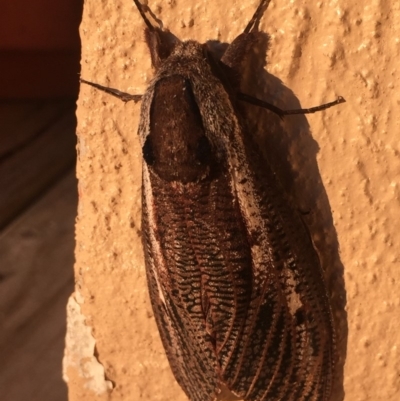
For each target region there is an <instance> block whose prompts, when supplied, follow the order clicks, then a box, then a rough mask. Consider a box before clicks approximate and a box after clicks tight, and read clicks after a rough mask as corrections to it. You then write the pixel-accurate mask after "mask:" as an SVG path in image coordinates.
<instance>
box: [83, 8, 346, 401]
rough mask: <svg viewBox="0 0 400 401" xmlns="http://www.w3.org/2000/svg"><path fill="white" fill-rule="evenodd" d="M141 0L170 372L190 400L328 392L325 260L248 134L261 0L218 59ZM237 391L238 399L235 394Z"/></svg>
mask: <svg viewBox="0 0 400 401" xmlns="http://www.w3.org/2000/svg"><path fill="white" fill-rule="evenodd" d="M134 3H135V5H136V7H137V9H138V11H139V12H140V14H141V16H142V18H143V20H144V22H145V24H146V28H145V40H146V43H147V45H148V47H149V50H150V55H151V61H152V65H153V66H154V69H155V77H154V79H153V80H152V81H151V83H150V85H149V87H148V88H147V90H146V93H145V94H144V95H131V94H128V93H125V92H122V91H119V90H117V89H113V88H108V87H104V86H102V85H99V84H95V83H91V82H88V81H85V80H83V79H82V80H81V81H82V82H83V83H86V84H89V85H92V86H94V87H95V88H97V89H100V90H103V91H105V92H107V93H109V94H111V95H113V96H116V97H118V98H120V99H122V100H123V101H129V100H133V101H135V102H136V101H139V100H141V102H142V105H141V119H140V123H139V129H138V133H139V136H140V141H141V146H142V152H143V173H142V174H143V189H142V191H143V192H142V193H143V194H142V233H143V247H144V254H145V264H146V272H147V280H148V287H149V292H150V298H151V303H152V307H153V311H154V315H155V319H156V322H157V325H158V329H159V332H160V336H161V340H162V342H163V345H164V348H165V351H166V354H167V357H168V360H169V363H170V366H171V369H172V371H173V373H174V376H175V378H176V380H177V381H178V383H179V384H180V386H181V387H182V389H183V390H184V391H185V393H186V395H187V396H188V398H189V399H190V400H191V401H213V400H216V399H217V398H218V396H219V395H220V393H221V392H222V391H224V392H226V393H228V394H230V395H231V396H236V397H239V398H241V399H243V400H246V401H266V400H268V401H278V400H285V401H300V400H304V401H305V400H310V401H311V400H312V401H327V400H328V399H329V397H330V393H331V387H332V377H333V371H334V359H335V333H334V327H333V319H332V312H331V307H330V302H329V296H328V294H327V290H326V286H325V283H324V279H323V271H322V269H321V266H320V262H319V258H318V256H317V253H316V251H315V249H314V246H313V243H312V240H311V237H310V235H309V233H308V231H307V229H306V228H305V225H304V224H303V222H302V219H301V216H300V215H299V212H298V211H297V210H295V208H293V207H292V206H291V203H290V202H288V200H287V197H286V195H285V193H284V191H283V189H282V187H281V184H280V183H279V181H278V180H277V178H276V176H275V174H274V171H273V170H272V169H271V167H270V166H269V165H268V164H266V163H265V161H264V160H263V158H262V157H261V156H260V152H259V150H258V149H257V147H256V146H255V144H254V142H253V138H252V135H251V132H248V130H247V126H246V117H245V115H244V113H243V109H242V107H241V106H242V104H243V103H244V102H247V103H250V104H254V105H255V106H258V107H263V108H267V109H269V110H271V111H273V112H274V113H276V114H278V115H279V116H284V115H289V114H296V113H312V112H315V111H319V110H323V109H326V108H328V107H331V106H333V105H336V104H339V103H342V102H344V99H343V98H342V97H339V98H338V99H337V100H336V101H334V102H331V103H327V104H325V105H322V106H318V107H314V108H311V109H299V110H290V111H284V110H281V109H279V108H277V107H275V106H273V105H271V104H269V103H267V102H264V101H262V100H260V99H257V98H255V97H253V96H251V95H248V94H244V93H242V92H241V91H240V83H241V81H240V80H241V73H242V69H243V64H244V62H245V60H246V55H247V54H248V53H249V51H250V50H251V49H252V47H253V46H254V45H255V44H256V42H257V40H258V38H259V35H260V32H259V31H258V24H259V20H260V18H261V17H262V15H263V13H264V11H265V9H266V8H267V6H268V4H269V0H261V1H260V4H259V6H258V8H257V10H256V11H255V13H254V15H253V17H252V18H251V20H250V22H249V23H248V25H247V26H246V27H245V29H244V31H243V33H241V34H240V35H239V36H238V37H237V38H236V39H235V40H234V41H233V42H232V44H230V45H229V47H227V49H226V51H225V52H224V54H223V55H222V57H220V58H218V57H216V56H215V54H214V53H213V52H212V51H211V49H210V48H209V47H208V45H207V44H200V43H198V42H196V41H193V40H189V41H180V40H179V39H178V38H176V37H175V36H174V35H172V34H171V33H170V32H169V31H168V30H166V29H163V28H162V27H161V26H159V24H158V23H157V20H156V19H155V18H154V16H153V14H152V13H150V11H149V9H148V8H147V7H146V6H144V5H142V4H141V3H140V2H139V1H138V0H134ZM235 399H236V398H235Z"/></svg>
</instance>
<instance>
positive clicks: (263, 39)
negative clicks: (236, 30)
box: [221, 0, 271, 87]
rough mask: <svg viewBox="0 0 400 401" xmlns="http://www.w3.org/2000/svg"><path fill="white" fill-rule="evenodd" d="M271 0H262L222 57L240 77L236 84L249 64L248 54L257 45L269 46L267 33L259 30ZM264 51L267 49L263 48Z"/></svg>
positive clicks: (238, 83) (223, 61) (238, 84)
mask: <svg viewBox="0 0 400 401" xmlns="http://www.w3.org/2000/svg"><path fill="white" fill-rule="evenodd" d="M270 1H271V0H261V1H260V4H259V5H258V7H257V9H256V11H255V12H254V14H253V17H252V18H251V20H250V22H249V23H248V24H247V26H246V28H245V29H244V30H243V32H242V33H241V34H240V35H239V36H237V37H236V38H235V40H234V41H233V42H232V43H231V44H230V45H229V46H228V48H227V49H226V51H225V53H224V54H223V56H222V57H221V61H222V63H224V64H225V65H227V66H228V67H230V68H231V69H232V70H233V72H234V75H236V76H237V77H238V78H237V80H238V82H237V83H236V86H238V87H239V86H240V81H241V79H240V78H239V77H242V76H243V73H244V70H245V69H246V68H247V66H248V55H249V54H250V53H251V51H252V49H254V47H255V46H257V43H258V46H264V47H266V46H267V35H266V34H265V33H263V32H260V31H259V30H258V26H259V24H260V20H261V17H262V16H263V14H264V12H265V10H266V9H267V7H268V5H269V3H270ZM259 50H260V51H264V50H266V49H263V50H261V47H259Z"/></svg>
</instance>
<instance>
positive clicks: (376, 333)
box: [64, 0, 400, 401]
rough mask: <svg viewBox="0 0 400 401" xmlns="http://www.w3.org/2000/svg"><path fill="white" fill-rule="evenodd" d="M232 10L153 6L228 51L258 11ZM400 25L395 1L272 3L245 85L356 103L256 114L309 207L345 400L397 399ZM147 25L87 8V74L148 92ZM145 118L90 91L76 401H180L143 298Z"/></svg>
mask: <svg viewBox="0 0 400 401" xmlns="http://www.w3.org/2000/svg"><path fill="white" fill-rule="evenodd" d="M226 4H227V3H226V1H222V0H215V1H213V2H209V1H205V0H197V1H195V2H194V1H192V0H171V1H164V2H162V1H149V5H150V7H151V9H152V10H153V12H154V13H155V14H156V15H157V16H158V17H159V18H160V19H161V20H162V21H163V23H164V26H166V27H168V28H169V29H170V30H171V31H172V32H173V33H175V34H176V35H177V36H179V37H180V38H181V39H196V40H198V41H200V42H204V41H206V40H208V39H217V40H220V41H224V42H231V41H232V40H233V39H234V38H235V37H236V36H237V35H238V34H239V33H240V32H241V30H242V29H243V28H244V26H245V25H246V23H247V22H248V20H249V18H250V17H251V15H252V13H253V11H254V10H255V8H256V6H257V4H258V0H246V1H245V2H238V1H237V2H232V3H229V6H227V5H226ZM399 21H400V3H399V2H393V1H390V0H380V1H377V0H373V1H372V0H371V1H365V2H347V1H345V0H332V1H325V2H314V1H307V0H303V1H301V0H293V1H284V0H275V1H273V2H272V3H271V4H270V6H269V9H268V11H267V12H266V14H265V16H264V18H263V20H262V23H261V29H262V30H263V31H265V32H267V33H268V34H269V35H270V39H269V48H268V51H267V55H266V60H267V66H266V67H265V68H266V69H265V70H262V69H260V68H258V69H259V71H258V73H257V74H256V73H254V71H253V73H252V75H253V78H252V82H250V83H249V91H250V90H252V94H257V96H259V97H262V98H263V99H265V100H267V101H270V102H271V103H274V104H275V105H277V106H279V107H281V108H298V107H299V106H300V105H301V106H302V107H310V106H314V105H318V104H320V103H323V102H327V101H331V100H333V99H335V98H336V96H337V95H342V96H343V97H345V98H346V100H347V103H345V104H344V105H340V106H337V107H336V108H334V109H330V110H327V111H325V112H321V113H317V114H314V115H310V116H307V118H305V117H304V116H298V117H287V118H285V119H284V121H280V120H279V118H277V117H276V116H274V115H272V114H271V113H268V112H265V111H259V110H258V111H256V112H254V113H255V117H254V121H257V122H258V124H254V125H255V126H256V125H258V126H262V127H263V129H262V131H263V132H264V136H262V135H261V136H260V138H259V141H260V146H261V147H262V148H263V149H266V150H265V153H266V155H267V156H268V158H269V159H270V162H271V164H272V165H273V166H275V168H276V169H277V173H278V175H279V176H280V178H281V180H282V182H283V183H284V186H285V187H286V188H287V190H288V192H289V193H290V194H291V196H292V197H294V198H295V199H296V201H297V203H298V204H299V209H300V210H308V211H310V212H309V213H308V215H307V216H308V217H307V218H306V220H307V224H308V225H309V226H310V231H311V233H312V235H313V239H314V242H315V244H316V246H317V248H318V251H319V253H320V256H321V260H322V265H323V267H324V269H325V270H326V272H327V273H326V274H327V280H328V283H329V289H330V291H331V294H332V300H333V301H332V302H333V305H334V312H335V321H336V324H337V329H338V350H339V361H338V373H337V384H336V387H335V393H334V395H333V399H334V400H338V401H339V400H342V399H343V396H344V399H345V400H348V401H350V400H351V401H365V400H374V401H380V400H382V401H395V400H396V401H397V400H398V399H399V394H400V348H399V347H400V335H399V331H400V314H399V307H400V287H399V285H400V284H399V283H400V268H399V261H400V251H399V246H398V245H397V244H399V242H400V230H399V229H398V220H399V217H400V208H399V195H400V187H399V185H400V183H399V180H400V159H399V152H400V145H399V140H398V138H399V128H400V127H399V117H398V108H399V106H400V97H399V96H400V95H399V94H400V91H399V83H400V72H399V69H398V60H399V56H400V26H399ZM143 28H144V24H143V22H142V20H141V18H140V15H139V13H138V12H137V11H136V10H135V8H134V6H133V2H132V1H131V0H114V1H102V2H99V1H95V0H87V1H86V2H85V6H84V14H83V20H82V25H81V40H82V60H81V65H82V77H84V78H85V79H87V80H91V81H94V82H98V83H100V84H103V85H106V86H111V87H115V88H119V89H120V90H123V91H126V92H130V93H133V94H135V93H143V92H144V90H145V88H146V85H147V84H148V83H149V81H150V79H151V77H152V70H151V65H150V58H149V55H148V51H147V48H146V45H145V43H144V41H143ZM260 57H261V59H262V60H264V55H258V59H260ZM261 64H262V63H261ZM258 67H259V66H258ZM254 68H255V69H257V66H256V63H255V64H254ZM266 71H267V72H266ZM256 72H257V71H256ZM139 109H140V105H139V104H134V103H127V104H123V103H122V102H121V101H119V100H118V99H115V98H112V97H110V96H107V95H106V94H104V93H100V92H98V91H96V90H94V89H92V88H90V87H88V86H82V87H81V93H80V98H79V101H78V111H77V113H78V136H79V145H78V153H79V160H78V169H77V171H78V178H79V194H80V203H79V214H78V219H77V231H76V238H77V245H76V266H75V274H76V281H77V283H76V293H75V295H74V296H73V297H72V298H71V300H70V303H69V322H68V327H69V332H68V336H67V346H66V357H65V361H64V367H65V377H66V380H67V381H68V385H69V398H70V400H71V401H75V400H79V401H86V400H88V401H89V400H110V401H120V400H121V401H122V400H125V401H126V400H142V399H143V400H151V401H157V400H163V401H168V400H171V401H172V400H174V401H180V400H182V401H183V400H185V399H186V398H185V396H184V394H183V393H182V391H181V390H180V388H179V386H178V385H177V384H176V382H175V381H174V378H173V376H172V374H171V372H170V370H169V366H168V362H167V360H166V358H165V355H164V353H163V350H162V347H161V343H160V340H159V337H158V333H157V329H156V326H155V322H154V318H153V316H152V311H151V307H150V302H149V299H148V295H147V287H146V282H145V272H144V263H143V254H142V248H141V240H140V197H141V195H140V194H141V178H140V173H141V149H140V146H139V140H138V137H137V135H136V132H137V126H138V117H139ZM258 130H260V128H259V127H258Z"/></svg>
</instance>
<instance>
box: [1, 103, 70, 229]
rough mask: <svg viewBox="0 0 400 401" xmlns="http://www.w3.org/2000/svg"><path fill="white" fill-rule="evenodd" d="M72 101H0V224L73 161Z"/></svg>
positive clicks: (65, 169) (58, 175) (5, 221)
mask: <svg viewBox="0 0 400 401" xmlns="http://www.w3.org/2000/svg"><path fill="white" fill-rule="evenodd" d="M74 111H75V102H74V101H71V100H52V101H24V102H21V101H15V102H7V101H2V102H0V229H2V228H4V227H5V226H6V225H7V224H8V223H9V222H10V221H12V220H13V219H14V218H15V217H16V216H17V215H18V214H19V213H21V212H22V211H23V210H24V208H26V207H29V205H30V203H31V202H32V199H35V197H37V196H40V194H42V193H43V191H45V190H46V188H47V187H48V186H49V185H51V184H52V183H54V182H55V181H57V179H58V178H59V177H60V176H61V175H63V174H64V173H65V172H66V171H67V170H68V169H70V168H72V167H73V165H74V164H75V154H76V151H75V143H76V137H75V127H76V118H75V113H74Z"/></svg>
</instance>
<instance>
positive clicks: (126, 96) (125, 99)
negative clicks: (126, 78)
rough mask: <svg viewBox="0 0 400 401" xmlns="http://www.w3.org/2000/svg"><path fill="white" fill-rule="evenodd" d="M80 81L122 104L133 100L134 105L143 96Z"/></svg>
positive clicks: (83, 80)
mask: <svg viewBox="0 0 400 401" xmlns="http://www.w3.org/2000/svg"><path fill="white" fill-rule="evenodd" d="M80 81H81V82H82V83H84V84H86V85H90V86H93V88H96V89H99V90H101V91H103V92H106V93H108V94H109V95H112V96H115V97H117V98H118V99H121V100H122V101H123V102H125V103H126V102H129V101H130V100H133V101H134V102H135V103H137V102H139V101H140V100H141V99H142V96H143V95H131V94H130V93H126V92H121V91H120V90H118V89H114V88H109V87H107V86H103V85H99V84H96V83H94V82H90V81H86V80H85V79H82V78H81V79H80Z"/></svg>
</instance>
